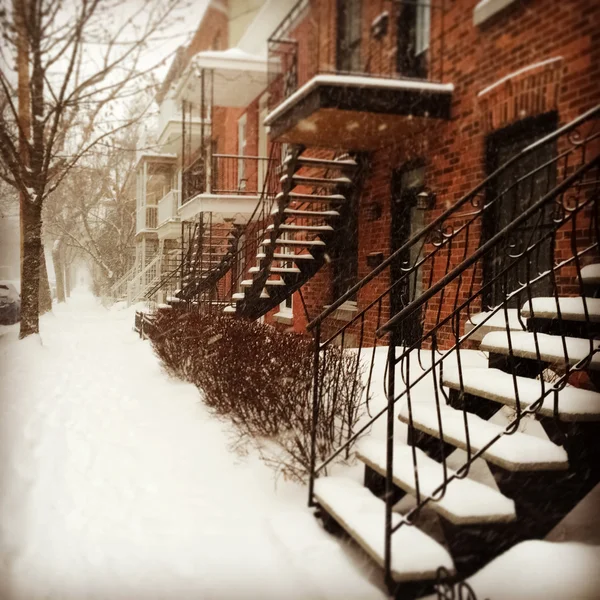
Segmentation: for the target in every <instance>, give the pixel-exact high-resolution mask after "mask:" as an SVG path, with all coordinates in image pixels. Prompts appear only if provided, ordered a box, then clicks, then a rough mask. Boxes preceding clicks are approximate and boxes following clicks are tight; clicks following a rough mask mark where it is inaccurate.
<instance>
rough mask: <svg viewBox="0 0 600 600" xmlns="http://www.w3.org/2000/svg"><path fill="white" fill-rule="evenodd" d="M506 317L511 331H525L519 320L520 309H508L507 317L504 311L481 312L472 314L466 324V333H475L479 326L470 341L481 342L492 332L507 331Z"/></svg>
mask: <svg viewBox="0 0 600 600" xmlns="http://www.w3.org/2000/svg"><path fill="white" fill-rule="evenodd" d="M506 317H508V327H509V329H510V330H511V331H523V330H524V327H523V325H521V321H520V320H519V309H518V308H509V309H507V315H505V314H504V310H499V311H498V312H495V313H493V314H492V313H491V312H480V313H474V314H472V315H471V316H470V317H469V318H468V319H467V321H466V322H465V333H469V332H470V331H473V330H474V329H475V327H476V326H477V325H479V328H478V329H477V331H475V332H474V333H472V334H471V335H470V336H469V339H471V340H476V341H481V340H482V339H483V337H484V336H485V335H486V334H487V333H490V331H506V320H507V319H506Z"/></svg>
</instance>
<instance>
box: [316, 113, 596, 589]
mask: <svg viewBox="0 0 600 600" xmlns="http://www.w3.org/2000/svg"><path fill="white" fill-rule="evenodd" d="M599 125H600V106H598V107H595V108H594V109H592V110H590V111H588V112H587V113H586V114H584V115H582V116H581V117H579V118H578V119H575V120H574V121H573V122H571V123H570V124H568V125H566V126H564V127H562V128H560V129H558V130H557V131H555V132H554V133H552V134H550V135H548V136H546V137H544V138H543V139H541V140H539V141H537V142H535V143H534V144H531V145H530V146H528V147H527V148H525V149H524V150H522V151H521V152H520V153H518V154H517V155H516V156H514V157H513V158H512V159H511V160H509V161H507V162H506V163H505V164H504V165H502V166H501V167H500V168H498V169H497V170H496V171H495V172H493V173H492V174H491V175H490V176H489V177H487V178H486V179H485V180H484V181H483V182H482V183H481V184H479V185H478V186H477V187H475V188H474V189H473V190H472V191H471V192H469V193H468V194H467V195H465V196H464V197H463V198H461V199H460V200H458V202H456V203H454V204H453V205H452V206H451V207H450V208H449V209H447V210H445V211H444V212H443V213H442V214H440V215H439V216H437V217H436V218H434V219H433V220H432V222H431V223H430V224H429V225H428V226H426V227H425V228H423V229H422V230H421V231H420V232H418V233H416V234H415V235H413V236H412V237H411V238H410V239H409V240H408V241H407V242H406V243H405V244H403V245H402V246H401V247H400V248H399V249H398V250H397V251H396V252H394V253H393V254H392V255H391V256H390V257H389V258H388V259H386V260H385V261H384V262H383V263H382V264H381V265H380V266H379V267H376V268H375V269H374V270H373V271H372V272H371V273H370V274H369V275H368V276H367V277H365V278H363V279H362V280H361V281H360V282H359V283H358V284H357V285H355V286H354V287H353V288H352V289H350V290H349V291H348V292H347V293H346V294H344V296H342V297H341V298H339V299H338V300H337V301H336V302H334V303H333V304H332V305H331V306H330V307H329V308H328V309H327V310H326V311H324V312H323V313H322V314H321V315H319V316H318V317H317V318H316V319H314V320H313V321H312V322H311V323H309V325H308V329H309V330H310V331H312V332H313V334H314V337H315V355H314V363H315V364H314V373H315V385H314V388H313V443H312V453H311V474H310V481H309V505H311V506H312V505H313V504H314V497H313V491H314V481H315V478H316V477H318V476H319V474H322V473H323V472H324V471H325V469H326V467H327V466H328V465H330V464H331V463H332V461H333V460H334V459H335V458H336V457H338V456H340V455H341V454H342V453H344V452H347V451H348V448H350V447H351V445H352V444H354V443H355V442H356V440H357V439H358V438H359V436H361V435H362V434H364V433H365V432H366V431H368V430H369V428H371V426H372V425H373V423H374V422H375V421H376V420H377V419H380V418H383V417H385V419H386V440H387V443H386V450H387V452H386V454H387V464H386V494H385V502H386V520H385V569H386V576H387V578H388V581H391V569H390V565H391V562H390V561H391V538H392V535H393V534H394V532H395V531H397V530H398V529H399V528H400V527H403V526H409V525H411V524H412V523H413V522H414V517H415V516H416V515H417V514H419V512H420V511H421V510H422V509H423V507H424V506H426V505H427V504H428V503H431V502H437V501H439V500H440V499H441V498H442V497H443V496H444V494H445V492H446V489H447V486H448V485H449V484H450V483H451V482H452V480H453V479H455V478H462V477H465V476H466V475H467V474H468V472H469V468H470V466H471V464H472V463H473V461H474V460H475V459H476V458H478V457H480V456H482V455H483V454H484V453H485V452H486V450H488V449H489V448H490V447H491V446H492V445H493V444H495V443H496V442H497V441H498V439H500V438H501V437H503V436H504V435H511V434H512V433H514V432H515V431H517V429H518V426H519V423H520V421H521V420H522V419H523V417H524V416H525V415H528V414H532V413H535V412H536V411H539V410H541V409H542V408H544V409H545V410H547V405H544V402H545V400H546V399H547V398H548V397H549V396H551V395H554V398H555V399H556V398H557V396H556V394H555V392H556V391H557V390H560V389H561V388H562V387H564V386H565V385H566V382H567V380H568V378H569V376H570V375H571V373H572V372H573V371H577V370H581V369H584V368H586V366H588V365H589V364H590V361H591V360H592V356H593V355H594V353H597V352H599V351H600V349H599V348H598V345H597V343H595V342H594V341H593V340H592V339H591V335H590V340H589V345H588V346H587V348H588V351H587V352H585V353H584V356H579V357H578V358H577V359H575V358H574V357H573V353H572V351H570V350H569V347H568V345H567V343H566V336H565V332H564V330H563V329H561V328H560V326H559V329H558V331H557V332H555V333H558V339H559V340H560V342H559V348H560V350H559V353H561V354H563V356H562V359H563V362H564V363H565V364H566V367H565V369H564V371H563V372H561V374H560V376H558V377H557V378H556V380H555V381H554V382H553V383H547V382H545V381H544V378H543V377H540V378H539V379H538V382H539V386H540V388H539V397H538V398H537V399H536V400H535V401H534V402H528V403H526V402H524V401H520V399H519V393H518V388H517V382H516V380H515V379H514V377H513V382H514V386H515V394H516V406H515V407H514V408H515V414H514V418H513V419H511V422H510V424H509V425H508V426H507V427H506V428H505V429H504V430H503V431H502V432H501V433H500V434H499V435H497V436H495V437H494V438H493V439H490V440H488V442H487V443H486V444H485V445H483V446H482V447H477V448H474V447H473V445H472V442H471V438H470V430H469V419H468V417H467V410H466V403H462V406H460V408H462V412H463V416H464V429H465V439H466V459H465V461H464V463H463V464H462V466H461V467H460V468H458V469H457V468H456V466H455V467H454V474H452V475H451V474H450V473H449V471H448V467H447V462H446V459H447V457H446V456H445V454H444V434H443V414H442V410H441V409H442V408H443V406H444V405H445V404H448V403H450V398H449V395H448V391H447V389H446V387H445V386H444V385H443V383H442V381H443V377H444V373H449V372H450V370H451V369H453V370H454V371H455V372H456V373H457V375H456V377H457V378H458V382H459V398H460V399H461V401H462V399H463V398H464V394H465V386H464V383H463V366H462V361H463V353H462V352H461V350H467V349H472V348H474V347H475V342H474V340H475V339H476V337H477V334H478V333H481V330H482V328H485V327H487V326H488V324H490V323H492V322H494V321H496V322H497V319H498V316H500V319H501V324H500V326H499V327H498V329H499V330H500V331H501V332H503V334H504V335H505V336H506V339H507V340H508V347H509V355H510V356H511V357H514V356H516V355H515V353H514V352H515V351H514V348H515V343H516V342H515V340H514V338H515V337H516V334H515V333H514V332H513V328H514V326H515V325H514V318H513V317H512V316H511V314H510V313H511V310H513V307H517V308H519V309H520V308H521V307H522V306H524V305H531V303H532V300H533V298H534V297H535V296H539V295H540V294H543V295H545V296H548V297H549V298H551V300H550V301H549V302H550V304H551V305H552V307H551V308H554V310H555V311H556V312H557V314H558V315H559V323H560V314H561V304H560V302H559V296H560V292H562V293H567V294H568V295H569V296H581V297H583V296H584V295H585V294H584V293H583V281H582V277H581V267H582V265H583V264H585V263H586V262H592V261H594V260H596V261H597V260H598V257H599V242H600V226H599V222H598V219H599V216H598V214H599V207H600V157H599V155H598V148H599V142H600V131H599ZM534 156H537V157H538V158H540V157H541V158H540V160H538V161H537V163H536V162H535V161H533V162H532V157H534ZM532 164H536V165H537V166H533V167H532ZM442 202H443V199H442ZM442 205H444V204H442ZM499 215H502V216H503V217H504V218H506V217H507V216H508V220H507V221H506V219H505V221H504V222H505V223H506V224H505V225H504V226H502V227H501V228H500V229H499V230H498V231H496V232H495V233H493V232H492V233H489V225H490V222H491V221H493V220H496V221H497V220H498V218H499ZM486 231H488V234H487V235H486V233H485V232H486ZM381 289H384V291H383V292H379V290H381ZM423 290H424V291H423ZM565 290H566V292H565ZM355 296H357V297H358V299H359V306H360V304H361V301H362V299H366V298H368V299H369V300H368V301H366V306H364V308H362V309H361V310H360V311H359V312H358V313H357V314H356V315H355V316H354V317H353V318H352V320H350V321H349V322H347V323H344V324H343V325H342V326H340V322H339V321H336V320H335V311H336V310H337V309H338V308H339V307H340V306H341V305H342V304H343V303H344V302H346V301H347V300H349V299H350V298H352V297H355ZM582 302H583V311H584V315H585V317H584V323H583V327H582V331H588V332H589V331H591V329H590V327H591V321H590V318H589V312H588V309H587V307H586V303H585V300H583V301H582ZM534 307H535V304H533V305H532V306H531V316H532V317H534V316H535V314H534V312H535V310H534ZM481 311H484V314H483V318H480V319H477V320H475V319H473V315H474V314H475V313H480V312H481ZM517 314H519V315H520V313H518V312H517ZM518 321H519V324H520V327H519V328H522V329H525V328H526V324H525V322H524V320H523V319H522V317H521V316H519V317H518ZM468 324H470V327H467V325H468ZM586 326H587V329H586ZM541 335H543V334H538V333H537V332H535V331H534V332H533V336H534V337H533V339H534V352H535V356H536V360H537V362H538V363H539V364H541V363H542V360H541V359H542V350H541V346H542V344H543V340H542V338H541V337H540V336H541ZM332 344H335V345H338V346H340V347H341V348H352V351H353V352H358V354H359V356H361V358H362V360H363V363H364V364H365V366H366V369H365V372H366V373H367V377H368V380H367V385H366V392H365V393H366V394H367V397H369V395H370V394H371V392H372V389H371V388H372V384H373V372H374V366H375V362H376V356H377V352H376V348H377V346H383V345H385V346H387V360H386V376H385V380H386V381H385V384H384V392H385V397H386V398H387V402H386V403H385V405H384V406H383V407H381V408H379V409H378V410H377V411H376V412H375V414H374V415H373V416H372V418H370V419H369V420H367V421H366V422H364V423H362V424H360V427H358V428H357V430H356V431H354V432H353V434H352V435H351V436H350V437H349V439H348V440H347V441H346V442H345V443H344V444H342V445H340V446H339V447H338V448H337V449H336V451H335V452H333V453H332V454H331V455H329V456H326V457H318V456H317V452H316V447H315V435H314V432H315V431H316V428H317V425H318V416H319V406H320V403H321V396H320V395H321V382H320V380H319V377H318V374H319V373H320V372H321V371H320V370H319V369H320V361H321V360H322V356H324V354H323V353H324V352H325V350H326V349H327V348H328V347H329V346H330V345H332ZM559 362H561V361H560V360H559ZM417 385H419V388H418V395H419V397H421V398H422V397H423V395H427V396H429V399H430V401H431V402H432V403H433V406H434V412H435V415H436V420H437V422H438V423H439V427H440V455H441V462H442V467H443V478H442V481H441V482H440V484H439V486H438V488H437V489H436V490H435V491H434V492H433V493H432V494H430V495H425V494H423V493H422V491H421V489H420V486H419V469H418V462H417V455H416V453H414V452H413V455H412V460H413V467H414V473H415V481H416V500H417V502H416V505H415V507H414V508H413V509H411V510H410V511H409V512H408V513H407V514H405V515H404V518H403V519H402V520H401V521H400V523H399V524H398V525H396V526H394V527H392V520H391V514H392V501H393V493H392V492H393V479H392V474H393V464H394V463H393V461H394V456H393V443H394V422H395V417H394V408H395V407H396V405H397V403H398V402H399V401H403V402H405V403H406V407H407V408H406V410H407V419H406V420H407V421H408V429H409V432H411V435H413V434H414V432H415V431H416V430H415V427H414V419H413V412H414V410H413V409H414V394H415V386H417ZM553 410H554V411H555V413H556V411H557V410H558V406H556V403H555V404H554V406H553Z"/></svg>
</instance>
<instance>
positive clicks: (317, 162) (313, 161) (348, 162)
mask: <svg viewBox="0 0 600 600" xmlns="http://www.w3.org/2000/svg"><path fill="white" fill-rule="evenodd" d="M291 160H292V157H291V156H288V157H286V159H285V160H284V161H283V164H289V163H290V162H291ZM296 164H297V165H302V166H305V167H326V168H336V167H337V168H340V169H341V168H348V167H355V166H356V161H355V160H353V159H351V158H346V159H343V160H336V159H331V158H312V157H310V156H299V157H298V158H297V159H296Z"/></svg>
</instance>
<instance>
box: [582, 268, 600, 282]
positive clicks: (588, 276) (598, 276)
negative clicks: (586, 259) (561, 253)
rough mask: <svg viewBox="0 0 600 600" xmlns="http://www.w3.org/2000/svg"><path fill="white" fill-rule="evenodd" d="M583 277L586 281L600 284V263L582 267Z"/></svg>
mask: <svg viewBox="0 0 600 600" xmlns="http://www.w3.org/2000/svg"><path fill="white" fill-rule="evenodd" d="M581 278H582V279H583V282H584V283H587V284H590V285H600V263H597V264H594V265H586V266H585V267H583V268H582V269H581Z"/></svg>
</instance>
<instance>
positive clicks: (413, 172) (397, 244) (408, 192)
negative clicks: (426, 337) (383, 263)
mask: <svg viewBox="0 0 600 600" xmlns="http://www.w3.org/2000/svg"><path fill="white" fill-rule="evenodd" d="M424 173H425V169H424V167H421V166H416V167H411V168H405V169H400V170H398V171H394V173H393V175H392V227H391V251H392V253H393V252H395V251H396V250H398V249H400V248H402V246H403V245H404V244H406V242H408V240H409V239H410V238H411V237H412V236H413V235H415V234H416V233H418V232H419V231H420V230H421V229H422V228H423V226H424V214H425V213H424V211H423V210H421V209H419V208H418V206H417V200H418V194H419V192H421V191H423V183H424ZM421 254H422V251H421V247H420V246H419V245H413V246H412V247H410V248H408V249H406V250H404V251H403V252H402V253H401V255H400V256H399V257H398V259H397V260H396V261H394V262H393V263H392V265H391V267H390V269H391V270H390V274H391V278H392V283H393V282H396V281H399V280H400V279H402V283H400V284H399V285H396V286H395V287H394V288H393V289H392V293H391V298H390V305H391V306H390V308H391V315H395V314H397V313H398V312H399V311H400V310H401V309H403V308H404V307H406V306H408V305H409V303H410V302H411V301H413V300H414V299H415V298H418V297H419V296H420V295H421V294H422V292H423V278H422V271H421V269H416V270H412V272H411V273H410V274H409V275H408V276H407V271H408V270H410V269H412V267H414V266H415V265H416V264H417V262H418V261H419V258H420V256H421ZM395 333H396V343H397V344H401V345H403V346H410V345H412V344H413V343H415V342H416V341H418V340H419V339H420V338H421V336H422V333H423V327H422V323H421V310H418V311H416V312H415V313H413V314H412V315H411V316H410V317H409V318H408V319H405V320H404V321H403V322H402V323H401V324H400V326H399V328H398V330H397V331H396V332H395Z"/></svg>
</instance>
